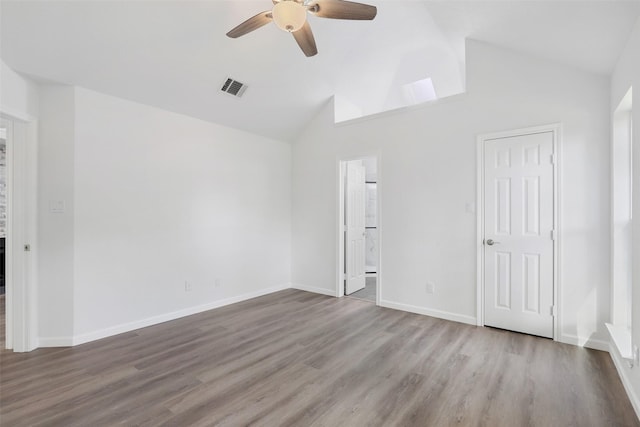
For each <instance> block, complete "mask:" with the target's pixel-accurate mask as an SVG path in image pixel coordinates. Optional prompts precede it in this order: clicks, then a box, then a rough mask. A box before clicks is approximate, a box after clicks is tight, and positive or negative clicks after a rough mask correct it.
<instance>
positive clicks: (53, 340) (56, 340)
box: [38, 337, 73, 348]
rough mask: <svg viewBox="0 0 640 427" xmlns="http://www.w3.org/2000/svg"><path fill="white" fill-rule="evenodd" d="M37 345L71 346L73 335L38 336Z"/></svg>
mask: <svg viewBox="0 0 640 427" xmlns="http://www.w3.org/2000/svg"><path fill="white" fill-rule="evenodd" d="M38 347H43V348H44V347H73V337H49V338H40V339H38Z"/></svg>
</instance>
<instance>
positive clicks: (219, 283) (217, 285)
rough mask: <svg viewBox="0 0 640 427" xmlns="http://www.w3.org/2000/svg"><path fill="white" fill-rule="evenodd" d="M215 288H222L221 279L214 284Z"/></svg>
mask: <svg viewBox="0 0 640 427" xmlns="http://www.w3.org/2000/svg"><path fill="white" fill-rule="evenodd" d="M213 286H215V287H216V288H219V287H220V286H222V281H221V280H220V279H216V280H215V282H214V283H213Z"/></svg>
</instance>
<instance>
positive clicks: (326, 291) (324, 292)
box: [291, 283, 336, 297]
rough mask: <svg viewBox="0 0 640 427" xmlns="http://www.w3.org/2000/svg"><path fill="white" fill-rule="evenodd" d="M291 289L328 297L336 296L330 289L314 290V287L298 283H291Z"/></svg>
mask: <svg viewBox="0 0 640 427" xmlns="http://www.w3.org/2000/svg"><path fill="white" fill-rule="evenodd" d="M291 288H293V289H298V290H299V291H305V292H313V293H314V294H321V295H328V296H330V297H335V296H336V293H335V292H334V291H333V290H331V289H326V288H316V287H315V286H306V285H300V284H298V283H293V284H292V285H291Z"/></svg>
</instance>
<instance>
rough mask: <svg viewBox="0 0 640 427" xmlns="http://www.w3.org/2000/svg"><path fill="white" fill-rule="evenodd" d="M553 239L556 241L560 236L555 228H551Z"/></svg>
mask: <svg viewBox="0 0 640 427" xmlns="http://www.w3.org/2000/svg"><path fill="white" fill-rule="evenodd" d="M550 234H551V240H553V241H554V242H555V240H556V239H557V238H558V233H557V232H556V230H555V229H553V230H551V233H550Z"/></svg>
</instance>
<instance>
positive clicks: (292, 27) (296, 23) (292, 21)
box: [227, 0, 378, 56]
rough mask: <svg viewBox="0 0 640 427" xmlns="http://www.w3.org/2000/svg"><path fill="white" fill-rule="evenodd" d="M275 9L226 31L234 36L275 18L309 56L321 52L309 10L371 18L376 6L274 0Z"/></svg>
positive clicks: (337, 0)
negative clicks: (308, 16) (317, 45)
mask: <svg viewBox="0 0 640 427" xmlns="http://www.w3.org/2000/svg"><path fill="white" fill-rule="evenodd" d="M272 1H273V9H271V10H267V11H264V12H260V13H259V14H257V15H255V16H254V17H252V18H249V19H247V20H246V21H244V22H243V23H242V24H240V25H238V26H237V27H235V28H234V29H233V30H231V31H229V32H228V33H227V36H228V37H231V38H233V39H235V38H238V37H240V36H244V35H245V34H247V33H250V32H251V31H253V30H257V29H258V28H260V27H262V26H263V25H266V24H268V23H269V22H271V21H273V22H274V23H275V24H276V25H277V26H278V28H280V29H281V30H284V31H287V32H289V33H291V34H293V38H294V39H296V42H298V46H300V49H302V51H303V52H304V54H305V55H306V56H313V55H315V54H317V53H318V49H317V48H316V41H315V39H314V38H313V33H312V32H311V26H310V25H309V22H308V21H307V12H309V13H311V14H312V15H315V16H319V17H320V18H332V19H355V20H372V19H373V18H375V17H376V13H378V10H377V9H376V7H375V6H371V5H368V4H362V3H355V2H351V1H344V0H272Z"/></svg>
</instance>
